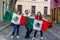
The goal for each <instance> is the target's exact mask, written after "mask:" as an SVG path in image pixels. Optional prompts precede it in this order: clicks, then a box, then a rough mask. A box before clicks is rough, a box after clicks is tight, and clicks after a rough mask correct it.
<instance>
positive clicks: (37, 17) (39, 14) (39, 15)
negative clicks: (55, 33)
mask: <svg viewBox="0 0 60 40" xmlns="http://www.w3.org/2000/svg"><path fill="white" fill-rule="evenodd" d="M35 19H37V20H43V19H42V16H41V12H38V13H37V16H35ZM37 32H38V31H37V30H35V33H34V37H33V38H32V39H33V40H35V37H36V34H37ZM40 34H41V39H43V32H42V31H40Z"/></svg>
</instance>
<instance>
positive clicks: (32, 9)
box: [31, 6, 36, 14]
mask: <svg viewBox="0 0 60 40" xmlns="http://www.w3.org/2000/svg"><path fill="white" fill-rule="evenodd" d="M35 9H36V6H32V7H31V11H32V12H33V13H34V14H35V11H36V10H35Z"/></svg>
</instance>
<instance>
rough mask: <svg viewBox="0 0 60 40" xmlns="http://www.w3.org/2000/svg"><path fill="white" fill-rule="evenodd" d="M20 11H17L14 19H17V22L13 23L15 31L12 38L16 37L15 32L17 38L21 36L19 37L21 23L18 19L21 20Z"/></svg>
mask: <svg viewBox="0 0 60 40" xmlns="http://www.w3.org/2000/svg"><path fill="white" fill-rule="evenodd" d="M20 14H21V13H20V11H17V13H16V15H17V16H16V17H14V19H13V20H15V21H16V24H13V26H14V27H13V32H12V36H11V38H14V34H15V32H16V31H17V32H16V33H17V38H20V37H19V30H20V25H19V24H17V21H18V20H19V18H18V17H19V16H20Z"/></svg>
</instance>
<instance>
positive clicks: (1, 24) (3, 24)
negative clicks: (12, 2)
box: [0, 21, 8, 27]
mask: <svg viewBox="0 0 60 40" xmlns="http://www.w3.org/2000/svg"><path fill="white" fill-rule="evenodd" d="M7 24H8V23H7V22H1V21H0V27H2V26H5V25H7Z"/></svg>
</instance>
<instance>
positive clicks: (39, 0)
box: [16, 0, 50, 15]
mask: <svg viewBox="0 0 60 40" xmlns="http://www.w3.org/2000/svg"><path fill="white" fill-rule="evenodd" d="M16 9H17V10H20V11H21V13H25V10H26V9H28V10H29V11H30V12H33V13H37V12H38V11H40V12H41V13H42V14H46V15H50V0H17V2H16Z"/></svg>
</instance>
